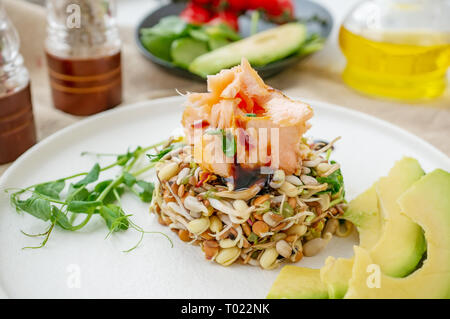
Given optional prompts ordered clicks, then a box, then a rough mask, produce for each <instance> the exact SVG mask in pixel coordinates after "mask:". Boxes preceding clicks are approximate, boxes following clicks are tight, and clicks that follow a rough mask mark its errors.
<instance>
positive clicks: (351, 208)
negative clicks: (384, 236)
mask: <svg viewBox="0 0 450 319" xmlns="http://www.w3.org/2000/svg"><path fill="white" fill-rule="evenodd" d="M376 187H377V183H375V184H373V185H372V187H370V188H369V189H368V190H366V191H365V192H364V193H362V194H360V195H359V196H358V197H356V198H355V199H354V200H352V201H351V202H350V203H349V205H348V208H347V210H346V211H345V213H344V215H343V218H344V219H346V220H348V221H350V222H352V223H353V224H354V225H355V226H356V228H357V229H358V233H359V246H361V247H363V248H372V247H373V246H374V245H375V244H376V243H377V241H378V240H379V239H380V237H381V230H382V226H383V224H382V220H381V217H380V213H379V211H378V198H377V191H376Z"/></svg>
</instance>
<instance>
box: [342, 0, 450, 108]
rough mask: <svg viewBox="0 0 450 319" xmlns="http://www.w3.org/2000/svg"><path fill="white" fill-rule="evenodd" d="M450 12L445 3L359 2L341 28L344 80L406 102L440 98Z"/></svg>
mask: <svg viewBox="0 0 450 319" xmlns="http://www.w3.org/2000/svg"><path fill="white" fill-rule="evenodd" d="M449 12H450V1H447V0H433V1H429V0H365V1H361V2H360V3H359V4H357V6H356V7H355V8H354V9H353V10H352V11H351V12H350V13H349V14H348V16H347V17H346V19H345V21H344V23H343V24H342V27H341V29H340V34H339V43H340V46H341V49H342V51H343V53H344V55H345V56H346V58H347V66H346V69H345V71H344V73H343V79H344V81H345V82H346V83H347V84H348V85H349V86H351V87H353V88H355V89H356V90H358V91H360V92H363V93H366V94H369V95H374V96H380V97H387V98H393V99H399V100H404V101H417V100H426V99H431V98H435V97H438V96H440V95H441V94H442V93H443V92H444V90H445V87H446V72H447V69H448V67H449V65H450V17H449V15H448V14H449Z"/></svg>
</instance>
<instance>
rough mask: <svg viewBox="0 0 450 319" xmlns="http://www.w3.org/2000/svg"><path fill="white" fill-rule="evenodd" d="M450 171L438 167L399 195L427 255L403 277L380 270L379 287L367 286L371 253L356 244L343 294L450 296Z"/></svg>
mask: <svg viewBox="0 0 450 319" xmlns="http://www.w3.org/2000/svg"><path fill="white" fill-rule="evenodd" d="M449 194H450V173H448V172H446V171H444V170H441V169H437V170H435V171H433V172H431V173H429V174H427V175H426V176H424V177H422V178H421V179H420V180H419V181H417V182H416V183H415V184H414V185H413V186H411V187H410V188H409V189H408V190H407V191H406V192H404V193H403V194H402V195H401V196H400V198H399V199H398V201H397V202H398V205H399V206H400V207H401V211H402V215H404V216H407V217H408V218H410V219H411V220H413V221H414V222H416V223H417V224H418V225H420V226H421V227H422V228H423V230H424V231H425V238H426V241H427V259H426V260H425V261H424V263H423V265H422V267H421V268H419V269H418V270H416V271H415V272H413V273H412V274H410V275H409V276H407V277H405V278H393V277H391V276H388V275H386V274H381V278H380V288H369V287H368V285H367V283H366V281H367V276H368V273H367V272H366V270H367V267H368V266H369V265H371V264H373V263H374V260H373V259H372V256H371V254H370V253H369V252H368V251H367V250H365V249H363V248H360V247H355V263H354V266H353V270H352V278H351V280H350V282H349V288H348V292H347V294H346V296H345V298H395V299H398V298H450V271H449V269H450V236H449V234H450V196H449Z"/></svg>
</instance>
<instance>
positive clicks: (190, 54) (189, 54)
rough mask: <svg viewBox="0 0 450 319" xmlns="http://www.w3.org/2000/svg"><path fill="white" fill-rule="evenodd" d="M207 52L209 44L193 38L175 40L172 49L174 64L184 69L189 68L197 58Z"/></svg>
mask: <svg viewBox="0 0 450 319" xmlns="http://www.w3.org/2000/svg"><path fill="white" fill-rule="evenodd" d="M207 52H208V44H207V43H206V42H203V41H199V40H195V39H191V38H181V39H178V40H175V41H173V43H172V47H171V56H172V60H173V62H174V63H175V64H177V65H179V66H181V67H183V68H188V66H189V64H191V62H192V61H193V60H195V58H197V57H198V56H200V55H202V54H205V53H207Z"/></svg>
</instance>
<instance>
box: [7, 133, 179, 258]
mask: <svg viewBox="0 0 450 319" xmlns="http://www.w3.org/2000/svg"><path fill="white" fill-rule="evenodd" d="M173 141H174V140H173V139H169V140H167V141H163V142H160V143H157V144H154V145H151V146H148V147H145V148H142V147H137V148H136V149H135V150H134V151H127V152H126V153H124V154H117V155H115V154H99V153H90V152H84V153H82V155H87V154H91V155H96V156H114V157H116V161H115V162H113V163H112V164H110V165H108V166H105V167H100V165H99V164H98V163H96V164H95V165H94V166H93V167H92V169H91V170H90V171H88V172H83V173H78V174H74V175H71V176H68V177H64V178H60V179H58V180H54V181H50V182H45V183H39V184H35V185H31V186H28V187H26V188H22V189H19V190H17V189H16V190H15V192H13V193H11V194H10V201H11V204H12V206H13V207H14V208H15V209H16V211H17V212H19V213H21V212H24V213H28V214H30V215H31V216H33V217H35V218H38V219H41V220H43V221H45V222H48V223H49V226H48V228H47V230H46V231H45V232H43V233H41V234H27V233H25V232H24V231H21V232H22V233H23V234H24V235H26V236H29V237H43V240H42V242H41V244H40V245H39V246H32V247H24V249H25V248H33V249H35V248H42V247H44V246H45V244H46V243H47V241H48V240H49V238H50V235H51V233H52V230H53V229H54V228H55V227H59V228H61V229H64V230H66V231H77V230H80V229H82V228H83V227H85V226H86V225H87V224H88V223H89V221H90V220H91V218H92V216H94V215H98V216H100V217H101V218H102V219H103V220H104V222H105V225H106V226H107V228H108V229H109V232H108V235H107V236H106V237H109V236H110V235H111V234H112V233H115V232H119V231H126V230H128V229H130V228H132V229H134V230H135V231H138V232H140V233H141V236H140V238H139V241H138V242H137V244H136V245H134V246H133V247H132V248H130V249H128V250H126V251H125V252H129V251H131V250H133V249H135V248H136V247H138V245H139V244H140V243H141V242H142V239H143V237H144V234H148V233H158V234H161V235H162V236H164V237H166V238H167V239H168V240H169V242H170V244H171V245H172V246H173V244H172V241H171V240H170V238H169V237H168V236H167V235H165V234H164V233H161V232H149V231H145V230H144V229H142V228H141V227H140V226H138V225H136V224H135V223H134V222H132V221H131V220H130V217H131V216H132V215H130V214H126V213H125V212H124V209H123V208H122V204H121V196H122V195H123V194H124V193H125V192H126V191H128V192H130V193H132V194H135V195H136V196H137V197H138V198H139V199H140V200H141V201H142V202H144V203H149V202H151V200H152V195H153V190H154V184H153V183H151V182H147V181H145V180H142V179H139V176H140V175H142V174H143V173H145V172H147V171H148V170H150V169H152V168H153V167H154V166H155V165H156V164H157V163H158V162H159V161H160V160H161V159H162V157H163V156H164V155H165V154H167V153H168V152H169V151H170V150H171V149H172V148H173V144H172V143H173ZM158 148H160V150H159V151H158ZM150 151H153V153H155V152H156V153H155V154H147V153H148V152H150ZM144 155H149V156H151V158H153V160H152V161H151V162H150V163H149V164H147V165H145V166H143V167H136V166H137V165H136V164H137V163H138V162H139V160H140V159H141V158H142V157H144ZM114 167H119V168H120V172H119V174H118V175H117V176H116V177H115V178H114V179H104V180H102V179H100V175H101V173H102V172H104V171H107V170H110V169H112V168H114ZM77 178H81V179H79V180H78V181H75V180H76V179H77ZM64 190H67V191H66V192H64ZM6 191H7V192H11V191H12V190H11V189H9V190H6ZM63 194H64V195H63ZM80 215H81V216H83V219H82V220H81V222H79V223H76V219H77V217H80Z"/></svg>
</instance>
